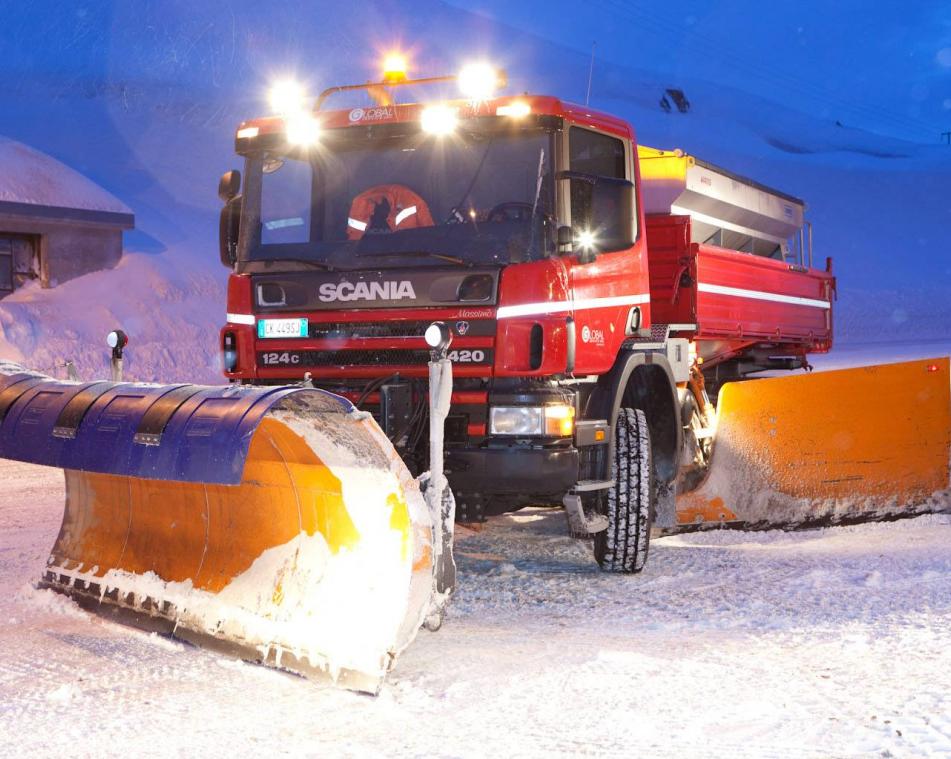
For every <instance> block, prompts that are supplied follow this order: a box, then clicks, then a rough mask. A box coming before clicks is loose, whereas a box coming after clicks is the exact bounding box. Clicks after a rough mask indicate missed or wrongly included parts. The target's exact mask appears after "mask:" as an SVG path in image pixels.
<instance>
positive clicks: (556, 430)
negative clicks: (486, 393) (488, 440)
mask: <svg viewBox="0 0 951 759" xmlns="http://www.w3.org/2000/svg"><path fill="white" fill-rule="evenodd" d="M574 429H575V409H574V407H573V406H568V405H565V404H558V405H554V406H493V407H492V408H491V409H490V410H489V434H490V435H524V436H533V435H535V436H541V435H550V436H552V437H571V435H572V434H574Z"/></svg>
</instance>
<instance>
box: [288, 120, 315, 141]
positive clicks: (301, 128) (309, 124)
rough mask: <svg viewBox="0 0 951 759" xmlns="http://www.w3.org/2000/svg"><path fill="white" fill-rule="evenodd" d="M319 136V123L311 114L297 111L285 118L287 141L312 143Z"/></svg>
mask: <svg viewBox="0 0 951 759" xmlns="http://www.w3.org/2000/svg"><path fill="white" fill-rule="evenodd" d="M319 136H320V125H319V124H318V123H317V119H315V118H314V117H313V116H308V115H307V114H304V113H299V114H296V115H294V116H291V117H290V118H288V119H287V141H288V142H289V143H290V144H291V145H299V146H302V147H306V146H307V145H313V144H314V143H315V142H317V138H318V137H319Z"/></svg>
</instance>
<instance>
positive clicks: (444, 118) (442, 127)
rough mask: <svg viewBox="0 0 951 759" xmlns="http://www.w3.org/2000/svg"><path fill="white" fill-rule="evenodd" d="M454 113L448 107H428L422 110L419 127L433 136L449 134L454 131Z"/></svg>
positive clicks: (455, 119)
mask: <svg viewBox="0 0 951 759" xmlns="http://www.w3.org/2000/svg"><path fill="white" fill-rule="evenodd" d="M456 122H457V118H456V111H455V110H454V109H453V108H450V107H449V106H448V105H441V104H440V105H430V106H427V107H426V108H424V109H423V113H422V114H421V116H420V125H421V126H422V127H423V131H424V132H428V133H429V134H434V135H443V134H451V133H452V132H453V131H455V129H456Z"/></svg>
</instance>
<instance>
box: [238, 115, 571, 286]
mask: <svg viewBox="0 0 951 759" xmlns="http://www.w3.org/2000/svg"><path fill="white" fill-rule="evenodd" d="M341 131H343V132H344V134H338V135H328V137H327V139H323V140H322V141H321V145H320V147H319V148H317V149H312V150H311V151H310V152H309V153H305V152H299V153H296V154H277V153H264V154H262V155H258V156H251V157H249V159H248V166H247V175H248V178H249V180H250V181H248V182H247V184H246V187H245V200H244V203H245V205H244V213H245V214H246V215H248V216H249V217H250V218H249V222H250V223H248V224H246V225H245V226H244V227H243V234H244V237H245V238H246V239H243V240H242V245H241V247H242V253H243V254H244V255H243V256H242V258H243V259H244V260H250V261H254V260H280V259H286V260H302V261H309V262H314V263H317V264H323V265H327V266H331V267H333V268H345V269H348V268H360V267H365V266H367V265H376V264H377V263H380V264H381V265H386V266H391V265H397V266H399V265H401V264H402V263H403V262H407V263H408V264H411V265H419V263H420V262H421V259H427V258H428V259H430V260H431V261H432V262H433V263H441V264H445V263H447V262H452V263H457V264H491V263H500V264H502V263H510V262H513V261H521V260H528V259H531V258H537V257H539V256H542V255H545V254H546V253H547V251H548V248H549V246H550V244H551V243H550V240H551V237H552V235H551V234H550V230H551V226H552V219H551V217H552V208H553V203H552V172H551V169H550V158H551V134H550V133H549V132H547V131H543V130H541V129H531V130H530V129H526V130H520V131H516V132H511V131H509V132H500V131H494V132H485V131H482V132H467V133H457V134H453V135H450V136H446V137H442V138H436V137H433V136H431V135H427V134H424V133H420V132H416V133H412V134H389V135H387V134H385V133H384V132H382V130H379V129H378V131H376V132H375V133H374V132H373V131H372V130H365V129H360V130H359V131H358V130H357V129H356V128H353V129H347V130H341ZM348 132H353V133H354V134H347V133H348ZM372 259H376V260H375V261H374V260H372Z"/></svg>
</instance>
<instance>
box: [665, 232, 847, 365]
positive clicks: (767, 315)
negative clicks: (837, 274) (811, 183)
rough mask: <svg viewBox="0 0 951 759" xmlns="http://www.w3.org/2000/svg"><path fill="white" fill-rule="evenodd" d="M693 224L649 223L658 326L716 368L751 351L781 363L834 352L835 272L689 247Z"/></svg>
mask: <svg viewBox="0 0 951 759" xmlns="http://www.w3.org/2000/svg"><path fill="white" fill-rule="evenodd" d="M690 223H691V220H690V217H689V216H679V215H666V214H658V215H650V216H648V217H647V244H648V256H649V262H650V289H651V321H652V322H653V323H654V324H669V325H672V326H671V333H672V334H675V335H677V336H680V337H687V338H690V339H695V340H696V341H697V350H698V353H699V355H701V356H702V357H703V359H704V361H705V362H706V363H707V364H708V365H711V364H715V363H716V362H718V361H722V360H724V359H726V358H732V357H735V356H738V355H741V354H743V353H744V352H748V351H751V350H766V351H769V352H770V355H775V356H784V355H789V356H802V355H804V354H806V353H824V352H826V351H828V350H829V348H830V347H831V346H832V302H831V301H832V299H833V297H834V293H835V278H834V277H833V275H832V273H831V272H830V271H823V270H818V269H809V268H806V267H802V266H797V265H795V264H790V263H787V262H785V261H781V260H776V259H772V258H765V257H762V256H756V255H752V254H750V253H740V252H737V251H734V250H727V249H725V248H719V247H716V246H713V245H704V244H699V243H691V242H690V231H691V230H690Z"/></svg>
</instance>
